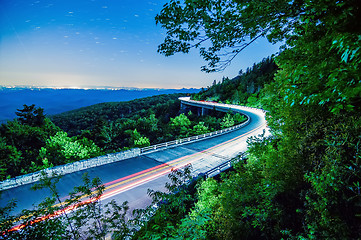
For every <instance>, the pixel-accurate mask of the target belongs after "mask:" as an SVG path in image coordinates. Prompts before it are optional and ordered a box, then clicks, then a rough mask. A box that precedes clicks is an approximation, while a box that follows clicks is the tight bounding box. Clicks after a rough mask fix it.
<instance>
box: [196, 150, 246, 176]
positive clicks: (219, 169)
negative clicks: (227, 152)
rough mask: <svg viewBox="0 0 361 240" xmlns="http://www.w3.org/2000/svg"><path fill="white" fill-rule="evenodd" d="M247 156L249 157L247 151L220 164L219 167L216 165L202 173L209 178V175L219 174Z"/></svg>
mask: <svg viewBox="0 0 361 240" xmlns="http://www.w3.org/2000/svg"><path fill="white" fill-rule="evenodd" d="M245 158H247V156H246V154H245V153H242V154H241V156H240V157H236V158H232V159H230V160H228V161H226V162H224V163H222V164H220V165H218V166H217V167H214V168H212V169H210V170H208V171H207V172H205V173H203V174H202V175H203V176H204V177H205V178H209V177H214V176H216V175H218V174H220V173H221V172H223V171H225V170H227V169H229V168H231V167H232V166H233V165H234V164H235V163H237V162H239V161H241V160H244V159H245Z"/></svg>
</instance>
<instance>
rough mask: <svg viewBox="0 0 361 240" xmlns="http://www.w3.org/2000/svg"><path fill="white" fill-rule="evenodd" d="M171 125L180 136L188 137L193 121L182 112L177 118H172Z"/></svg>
mask: <svg viewBox="0 0 361 240" xmlns="http://www.w3.org/2000/svg"><path fill="white" fill-rule="evenodd" d="M170 125H171V127H172V129H173V131H174V132H175V133H176V135H178V136H179V138H183V137H187V136H188V134H189V130H190V129H189V127H190V125H191V121H190V120H189V118H188V117H187V116H186V115H185V114H184V113H182V114H180V115H179V116H176V117H175V118H171V119H170Z"/></svg>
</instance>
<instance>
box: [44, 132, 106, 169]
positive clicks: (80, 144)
mask: <svg viewBox="0 0 361 240" xmlns="http://www.w3.org/2000/svg"><path fill="white" fill-rule="evenodd" d="M99 155H101V150H100V148H99V147H97V146H96V145H95V144H94V143H93V142H91V141H89V140H87V139H81V140H77V139H76V138H75V137H72V138H70V137H68V134H67V133H66V132H57V133H56V134H55V136H51V137H50V138H49V139H48V140H47V141H46V144H45V146H44V147H42V148H41V149H40V151H39V158H40V159H42V160H45V159H46V160H47V161H49V162H51V163H52V164H54V165H61V164H66V163H71V162H75V161H78V160H81V159H88V158H92V157H95V156H99Z"/></svg>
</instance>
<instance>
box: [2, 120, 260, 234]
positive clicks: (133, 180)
mask: <svg viewBox="0 0 361 240" xmlns="http://www.w3.org/2000/svg"><path fill="white" fill-rule="evenodd" d="M264 126H266V123H264V124H262V125H260V126H258V127H257V128H255V129H253V130H251V131H249V132H246V133H244V134H241V135H239V136H237V137H235V138H232V139H230V140H228V141H225V142H222V143H220V144H218V145H215V146H213V147H210V148H208V149H206V150H202V151H199V152H196V153H193V154H190V155H187V156H183V157H181V158H177V159H175V160H172V161H169V162H167V163H163V164H160V165H157V166H155V167H152V168H149V169H146V170H142V171H139V172H137V173H134V174H131V175H128V176H125V177H122V178H119V179H116V180H113V181H110V182H107V183H105V184H104V186H105V188H104V193H103V194H102V195H101V196H100V197H99V198H92V199H89V198H88V196H89V195H82V196H80V198H79V201H80V202H79V203H77V204H74V205H72V206H68V207H66V208H64V209H60V210H58V211H56V212H54V213H53V214H49V215H47V216H43V217H40V218H37V219H35V220H33V221H31V222H30V223H25V224H20V225H17V226H14V227H13V228H11V229H9V230H8V231H18V230H20V229H22V228H24V227H26V226H28V225H29V224H34V223H37V222H40V221H44V220H46V219H49V218H54V217H57V216H60V215H62V214H64V213H69V212H71V211H74V210H76V209H77V208H79V207H82V206H84V205H86V204H90V203H92V202H94V201H98V200H105V199H108V198H111V197H114V196H116V195H118V194H120V193H122V192H125V191H128V190H130V189H132V188H135V187H137V186H139V185H142V184H144V183H147V182H150V181H152V180H154V179H157V178H159V177H161V176H164V175H166V174H169V173H171V171H172V170H174V169H181V168H183V167H185V166H186V165H189V164H192V163H194V162H196V161H198V160H200V159H202V158H203V157H204V154H206V155H214V154H215V152H214V151H215V150H218V149H220V148H222V147H227V145H230V144H232V143H234V142H235V141H237V140H240V139H241V138H245V137H248V136H249V135H250V134H252V133H253V132H255V131H257V130H259V129H261V128H263V127H264ZM92 194H96V191H93V192H92ZM68 197H69V196H68ZM68 197H64V198H62V199H65V198H68ZM64 203H65V201H63V202H61V203H58V204H55V205H54V206H53V207H59V206H62V205H64Z"/></svg>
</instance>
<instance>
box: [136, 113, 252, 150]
mask: <svg viewBox="0 0 361 240" xmlns="http://www.w3.org/2000/svg"><path fill="white" fill-rule="evenodd" d="M247 117H248V116H247ZM249 122H250V118H249V117H248V118H247V120H246V121H245V122H243V123H241V124H238V125H235V126H232V127H229V128H225V129H221V130H218V131H215V132H209V133H205V134H201V135H197V136H192V137H187V138H182V139H177V140H173V141H169V142H165V143H159V144H156V145H151V146H148V147H143V148H140V153H145V152H150V151H155V150H160V149H166V148H169V147H174V146H177V145H180V144H186V143H190V142H195V141H199V140H201V139H205V138H211V137H216V136H219V135H221V134H225V133H229V132H231V131H235V130H237V129H239V128H242V127H244V126H246V125H248V124H249Z"/></svg>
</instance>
